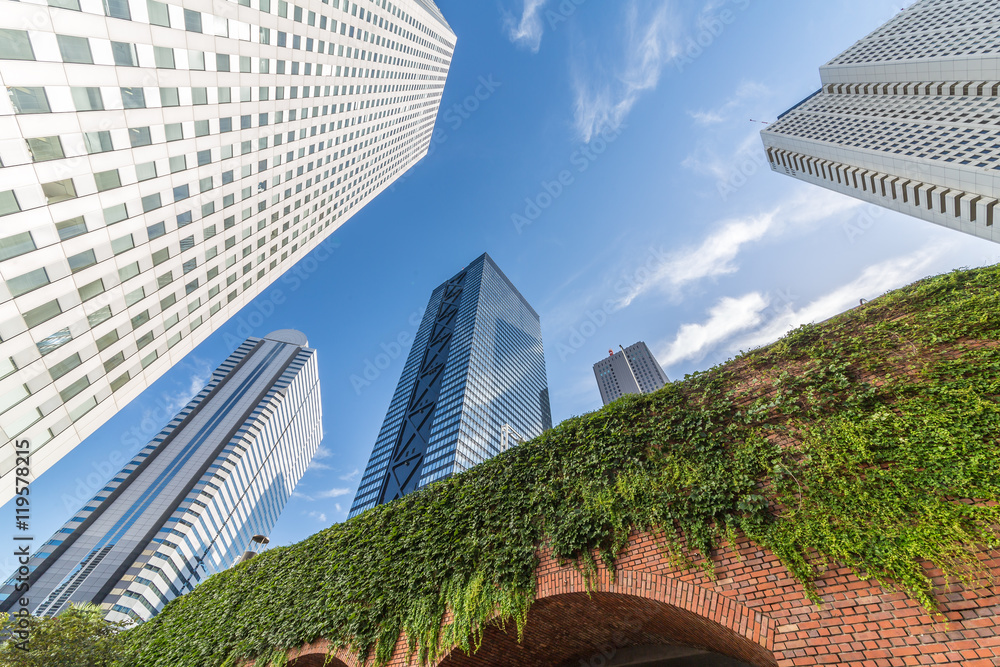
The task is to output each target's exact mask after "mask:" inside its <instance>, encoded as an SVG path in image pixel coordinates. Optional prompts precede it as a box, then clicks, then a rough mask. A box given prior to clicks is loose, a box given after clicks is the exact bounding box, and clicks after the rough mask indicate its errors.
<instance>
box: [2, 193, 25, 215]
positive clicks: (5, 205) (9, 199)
mask: <svg viewBox="0 0 1000 667" xmlns="http://www.w3.org/2000/svg"><path fill="white" fill-rule="evenodd" d="M20 210H21V205H20V204H18V203H17V197H16V196H15V195H14V191H13V190H4V191H3V192H0V215H10V214H11V213H17V212H18V211H20Z"/></svg>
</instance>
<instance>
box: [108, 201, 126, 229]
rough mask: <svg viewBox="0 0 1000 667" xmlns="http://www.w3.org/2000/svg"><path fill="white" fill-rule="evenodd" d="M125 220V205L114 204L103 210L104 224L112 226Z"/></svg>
mask: <svg viewBox="0 0 1000 667" xmlns="http://www.w3.org/2000/svg"><path fill="white" fill-rule="evenodd" d="M126 219H128V211H127V210H125V204H115V205H114V206H109V207H108V208H106V209H104V223H105V224H107V225H113V224H115V223H117V222H121V221H122V220H126Z"/></svg>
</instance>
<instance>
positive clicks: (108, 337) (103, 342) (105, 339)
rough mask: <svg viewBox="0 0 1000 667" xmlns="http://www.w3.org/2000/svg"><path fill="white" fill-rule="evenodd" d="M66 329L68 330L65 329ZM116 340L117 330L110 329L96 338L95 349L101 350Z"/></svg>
mask: <svg viewBox="0 0 1000 667" xmlns="http://www.w3.org/2000/svg"><path fill="white" fill-rule="evenodd" d="M67 331H68V330H67ZM117 342H118V331H117V330H116V329H112V330H111V331H109V332H108V333H106V334H104V335H103V336H101V337H100V338H98V339H97V349H98V350H101V351H102V352H103V351H104V350H106V349H108V348H109V347H111V346H112V345H114V344H115V343H117Z"/></svg>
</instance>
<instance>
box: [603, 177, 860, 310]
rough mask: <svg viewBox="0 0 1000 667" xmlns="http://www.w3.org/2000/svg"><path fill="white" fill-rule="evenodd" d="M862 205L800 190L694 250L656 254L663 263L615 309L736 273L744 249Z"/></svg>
mask: <svg viewBox="0 0 1000 667" xmlns="http://www.w3.org/2000/svg"><path fill="white" fill-rule="evenodd" d="M806 187H808V186H806ZM863 205H864V204H863V202H861V201H858V200H856V199H852V198H850V197H846V196H844V195H839V194H836V193H834V192H830V191H828V190H819V189H816V188H809V189H800V190H799V192H798V194H796V195H795V196H792V197H790V198H789V199H787V200H786V201H784V202H782V203H781V204H780V205H779V206H778V207H777V208H775V209H773V210H771V211H770V212H767V213H763V214H760V215H757V216H750V217H744V218H733V219H729V220H724V221H723V222H721V223H719V226H717V227H716V229H715V231H714V232H712V233H711V234H710V235H709V236H707V237H706V238H705V239H704V240H703V241H702V242H701V243H700V244H699V245H697V246H688V247H686V248H682V249H679V250H676V251H674V252H670V253H662V252H661V253H657V254H658V255H659V256H660V257H662V258H663V259H662V261H660V262H659V263H657V264H656V265H655V266H652V267H647V268H649V275H648V277H647V278H646V279H645V280H642V281H633V284H632V286H631V287H630V288H629V291H628V292H627V293H626V294H625V295H624V296H623V297H622V299H621V300H620V302H619V305H618V307H619V308H625V307H627V306H629V305H630V304H631V303H632V302H633V301H635V300H636V299H638V298H639V297H641V296H642V295H644V294H646V293H647V292H649V291H651V290H661V291H667V292H671V293H673V294H676V293H677V292H678V290H680V289H681V288H682V287H684V286H685V285H687V284H689V283H693V282H696V281H699V280H704V279H706V278H715V277H718V276H724V275H731V274H733V273H736V272H737V271H739V265H738V264H737V263H736V259H737V258H738V257H739V255H740V253H741V252H742V251H743V249H744V247H745V246H747V245H750V244H753V243H757V242H760V241H762V240H764V239H765V238H768V237H773V236H777V235H779V234H781V233H783V232H785V231H786V230H788V229H789V228H793V227H799V226H804V225H807V224H811V223H816V222H819V221H821V220H825V219H826V218H829V217H831V216H834V215H839V214H842V213H844V212H846V211H849V210H851V209H853V208H857V207H859V206H863Z"/></svg>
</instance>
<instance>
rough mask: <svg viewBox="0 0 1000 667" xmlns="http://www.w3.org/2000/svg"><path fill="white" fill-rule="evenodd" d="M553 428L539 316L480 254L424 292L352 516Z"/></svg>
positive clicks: (491, 262) (485, 257) (488, 257)
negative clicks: (421, 312)
mask: <svg viewBox="0 0 1000 667" xmlns="http://www.w3.org/2000/svg"><path fill="white" fill-rule="evenodd" d="M508 427H509V430H508ZM551 427H552V413H551V411H550V409H549V390H548V383H547V381H546V379H545V353H544V350H543V349H542V330H541V325H540V323H539V319H538V313H536V312H535V310H534V309H533V308H532V307H531V306H530V305H529V304H528V302H527V301H526V300H525V299H524V297H523V296H521V293H520V292H518V291H517V288H515V287H514V286H513V285H512V284H511V282H510V280H508V279H507V276H505V275H504V274H503V271H501V270H500V268H499V267H497V265H496V264H495V263H494V262H493V260H492V259H491V258H490V256H489V255H485V254H484V255H482V256H481V257H479V258H478V259H476V260H475V261H474V262H472V264H470V265H469V266H468V267H466V268H464V269H462V270H461V271H460V272H459V273H458V274H457V275H456V276H455V277H453V278H452V279H451V280H448V281H446V282H444V283H443V284H442V285H440V286H439V287H438V288H437V289H436V290H434V292H433V294H431V299H430V302H429V303H428V304H427V310H426V311H425V312H424V318H423V320H422V321H421V323H420V328H419V329H418V330H417V335H416V338H415V339H414V342H413V347H412V348H411V350H410V354H409V356H408V357H407V360H406V366H405V367H404V368H403V375H402V377H400V378H399V384H398V385H397V386H396V393H395V394H394V395H393V397H392V402H391V403H390V404H389V410H388V412H387V413H386V415H385V421H384V422H383V423H382V429H381V431H379V435H378V439H377V440H376V442H375V447H374V449H373V450H372V455H371V458H370V459H369V461H368V466H367V467H366V468H365V474H364V477H363V478H362V479H361V485H360V486H359V487H358V492H357V495H355V497H354V503H353V505H352V506H351V516H354V515H356V514H358V513H359V512H363V511H365V510H367V509H370V508H372V507H374V506H375V505H380V504H382V503H386V502H390V501H392V500H395V499H397V498H399V497H401V496H403V495H404V494H407V493H410V492H411V491H415V490H417V489H419V488H420V487H422V486H425V485H426V484H430V483H431V482H434V481H437V480H439V479H443V478H445V477H448V476H449V475H452V474H455V473H459V472H462V471H464V470H467V469H469V468H471V467H472V466H474V465H477V464H479V463H482V462H483V461H485V460H486V459H488V458H490V457H493V456H495V455H497V454H499V453H500V452H501V451H502V450H503V448H504V443H505V442H506V443H508V445H509V444H510V443H511V442H513V441H514V440H516V439H517V437H516V436H520V437H521V438H533V437H535V436H537V435H540V434H541V433H542V431H544V430H546V429H548V428H551ZM505 430H508V432H507V434H506V435H505V433H504V431H505ZM511 431H512V432H511Z"/></svg>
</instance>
